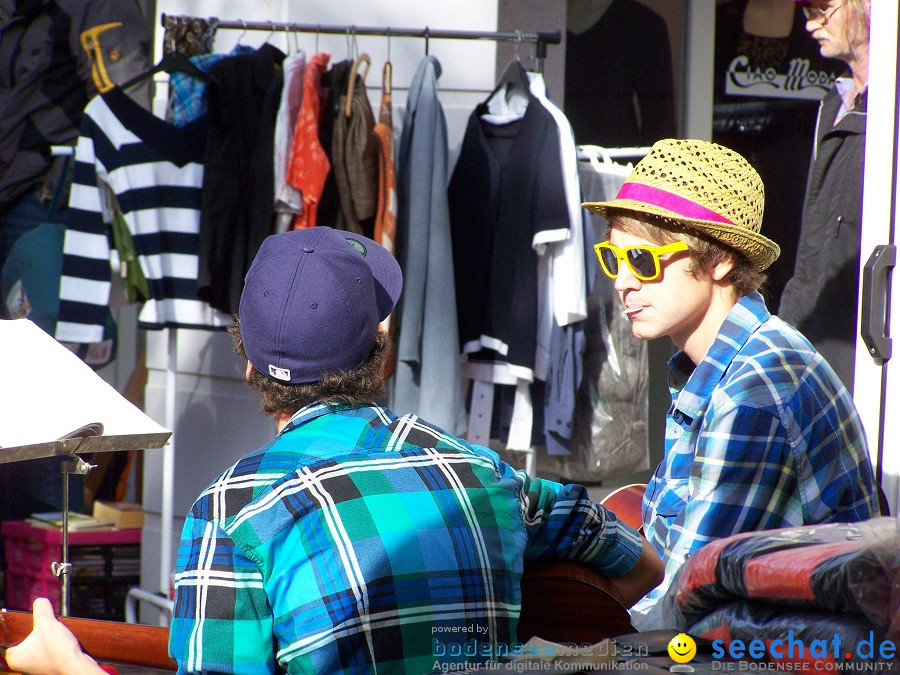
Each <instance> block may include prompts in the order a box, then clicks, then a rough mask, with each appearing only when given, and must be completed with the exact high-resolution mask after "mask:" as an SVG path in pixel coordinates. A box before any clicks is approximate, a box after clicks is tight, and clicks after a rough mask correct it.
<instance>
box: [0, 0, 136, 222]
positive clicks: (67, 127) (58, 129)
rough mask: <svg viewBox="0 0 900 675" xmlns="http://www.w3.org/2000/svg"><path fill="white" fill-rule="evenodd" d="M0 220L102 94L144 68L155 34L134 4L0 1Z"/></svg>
mask: <svg viewBox="0 0 900 675" xmlns="http://www.w3.org/2000/svg"><path fill="white" fill-rule="evenodd" d="M0 33H2V35H3V39H2V40H0V214H2V213H4V212H5V211H6V209H8V208H10V207H11V206H12V205H13V204H15V202H17V201H18V200H19V199H20V198H21V197H22V196H23V195H25V194H27V193H28V192H29V191H31V190H34V189H35V188H39V187H40V186H41V184H42V182H44V181H45V180H46V183H48V184H49V185H52V184H53V183H54V181H55V178H53V177H49V178H48V172H49V170H50V165H51V159H50V146H51V145H72V144H73V143H74V142H75V139H76V138H78V131H79V128H80V126H81V113H82V111H83V110H84V107H85V105H86V104H87V102H88V100H89V99H90V98H91V97H93V96H94V95H95V94H96V93H97V92H98V91H103V90H105V89H106V88H109V87H111V86H112V83H114V82H124V81H125V80H126V79H128V78H130V77H131V76H132V75H135V74H137V73H140V72H142V71H144V70H145V69H146V68H147V59H148V54H149V51H150V43H149V41H150V29H149V28H148V26H147V22H146V21H145V20H144V16H143V14H142V13H141V9H140V7H139V6H138V3H137V2H135V1H134V0H55V1H51V0H17V1H16V2H14V3H13V2H11V1H10V0H0Z"/></svg>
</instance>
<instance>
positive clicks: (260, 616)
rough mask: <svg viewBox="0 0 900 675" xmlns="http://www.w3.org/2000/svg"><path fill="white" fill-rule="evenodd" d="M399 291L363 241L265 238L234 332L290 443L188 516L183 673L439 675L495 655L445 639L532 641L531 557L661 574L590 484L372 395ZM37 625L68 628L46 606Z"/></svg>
mask: <svg viewBox="0 0 900 675" xmlns="http://www.w3.org/2000/svg"><path fill="white" fill-rule="evenodd" d="M401 287H402V275H401V272H400V266H399V264H398V263H397V261H396V260H395V258H394V257H393V256H392V255H391V254H390V253H388V252H387V251H386V250H385V249H384V248H382V247H381V246H379V245H378V244H376V243H375V242H374V241H372V240H370V239H367V238H366V237H363V236H362V235H356V234H351V233H349V232H339V231H337V230H333V229H331V228H328V227H314V228H309V229H302V230H293V231H289V232H286V233H283V234H277V235H272V236H270V237H268V238H267V239H266V240H265V241H264V242H263V245H262V247H261V248H260V250H259V252H258V254H257V256H256V258H255V260H254V261H253V264H252V265H251V267H250V270H249V271H248V273H247V277H246V283H245V286H244V290H243V293H242V295H241V301H240V311H239V314H238V316H237V317H236V318H235V323H234V325H233V326H232V329H231V331H232V336H233V338H234V343H235V350H236V351H237V353H238V354H240V355H242V356H246V358H247V362H246V376H247V380H248V383H249V385H250V387H251V388H253V389H254V390H256V391H258V392H259V393H260V394H261V397H262V409H263V411H264V412H265V413H266V414H269V415H272V417H273V418H274V421H275V424H276V429H277V435H276V436H275V438H274V439H273V440H272V441H271V442H270V443H268V444H267V445H265V446H263V447H262V448H260V449H258V450H256V451H254V452H251V453H250V454H248V455H246V456H245V457H244V458H242V459H241V460H239V461H238V462H237V463H235V464H234V465H233V466H231V467H230V468H228V469H227V470H226V471H225V472H224V473H222V474H221V475H220V476H219V478H217V479H216V480H215V481H213V483H212V484H211V485H210V486H209V487H208V488H206V489H205V490H204V491H203V492H202V493H201V495H200V496H199V498H198V499H197V501H196V502H195V504H194V506H193V507H192V508H191V511H190V513H189V514H188V516H187V519H186V521H185V525H184V529H183V532H182V540H181V545H180V547H179V549H178V554H177V560H176V575H175V606H174V611H173V616H172V620H171V625H170V641H169V652H170V654H171V655H172V657H173V658H174V659H175V661H176V662H177V663H178V666H179V672H184V673H188V672H217V673H237V672H251V671H252V672H274V671H276V670H279V672H280V671H282V670H283V671H284V672H291V673H301V672H304V673H306V672H309V673H336V672H349V671H354V672H357V671H358V672H362V671H367V672H368V671H370V670H372V671H374V670H379V671H380V670H382V669H384V670H397V671H398V672H410V673H422V672H432V671H434V670H439V669H441V668H442V667H444V666H447V667H452V666H454V665H455V666H461V664H462V662H464V661H466V660H468V661H469V663H475V662H479V661H483V660H487V659H488V657H489V655H488V654H486V653H485V652H484V650H483V649H480V650H479V653H478V654H477V655H476V656H474V657H473V656H471V655H470V656H468V657H467V656H464V655H458V654H454V653H453V649H452V648H451V649H448V648H447V647H446V646H445V647H444V651H443V652H442V651H441V649H440V647H441V646H442V645H440V644H438V645H437V646H436V642H441V641H442V640H446V641H448V642H454V641H456V640H459V637H458V636H459V635H463V636H465V637H464V639H462V640H461V641H460V642H464V641H466V640H468V639H470V638H474V639H476V640H477V641H478V642H479V643H483V644H484V645H498V644H506V645H510V644H512V643H514V642H515V641H516V639H517V636H516V627H517V622H518V617H519V610H520V605H521V589H520V579H521V575H522V570H523V566H524V565H527V564H529V563H531V562H536V561H546V560H553V559H565V560H570V561H579V562H582V563H584V564H586V565H589V566H591V567H593V568H594V569H596V570H599V571H600V572H603V573H605V574H607V575H609V576H611V577H615V579H614V583H615V586H616V588H617V589H618V591H619V592H620V594H621V599H622V602H623V603H624V604H626V605H630V604H633V603H634V602H635V601H636V600H638V599H639V598H640V597H642V596H643V595H644V594H645V593H646V592H647V591H649V590H650V589H651V588H653V587H654V586H655V585H656V584H657V583H659V581H660V580H661V579H662V563H661V561H660V559H659V557H658V556H657V554H656V553H655V551H653V549H652V548H651V547H650V544H649V543H648V542H647V541H646V540H644V539H643V538H641V537H640V535H639V534H638V533H637V532H636V531H635V530H633V529H632V528H630V527H628V526H627V525H625V524H624V523H623V522H622V521H620V520H618V519H617V518H616V516H615V515H614V514H613V513H611V512H609V511H607V510H606V509H605V508H604V507H602V506H600V505H598V504H595V503H593V502H592V501H591V500H590V499H589V497H588V494H587V491H586V490H585V489H584V488H583V487H582V486H578V485H560V484H558V483H554V482H550V481H545V480H541V479H539V478H531V477H529V476H528V475H527V474H525V473H524V472H523V471H516V470H514V469H512V468H511V467H510V466H509V465H507V464H505V463H504V462H502V461H501V460H500V458H499V457H498V456H497V454H496V453H494V452H493V451H491V450H489V449H487V448H484V447H480V446H474V445H470V444H468V443H467V442H466V441H464V440H462V439H460V438H456V437H454V436H452V435H450V434H449V433H447V432H445V431H443V430H442V429H439V428H437V427H435V426H433V425H431V424H429V423H428V422H426V421H425V420H422V419H420V418H419V417H417V416H416V415H413V414H407V415H403V416H401V417H398V416H397V415H395V414H394V413H392V412H391V411H390V410H388V409H386V408H383V407H380V406H379V405H376V404H375V403H374V402H373V401H375V400H376V399H377V398H379V397H380V396H382V395H383V394H384V365H385V359H386V356H387V352H388V349H389V339H388V337H387V335H386V334H385V333H384V332H382V331H380V330H379V322H380V321H382V320H383V319H384V318H385V317H386V316H388V315H389V314H390V312H391V311H392V310H393V308H394V305H395V303H396V302H397V299H398V298H399V295H400V291H401ZM38 609H40V608H38ZM35 621H36V624H35V625H36V627H37V628H39V629H41V630H43V631H44V634H45V635H46V634H51V632H52V631H57V632H58V628H57V627H56V626H53V625H51V626H49V627H48V626H47V624H46V612H44V611H43V610H40V612H39V613H37V614H36V616H35ZM50 629H52V631H51V630H50ZM34 642H36V643H38V644H40V642H39V640H35V641H34ZM60 644H61V647H60V648H61V649H67V646H66V645H67V643H66V642H65V641H64V640H60ZM17 649H20V648H13V649H10V650H9V651H8V652H7V660H8V661H9V663H10V665H12V666H14V667H16V666H17V665H18V664H21V663H26V661H25V658H26V657H28V658H33V659H38V660H37V661H27V663H28V665H29V667H30V668H32V670H31V671H30V672H34V673H43V672H54V671H52V670H46V671H45V670H43V664H44V663H46V664H48V667H49V665H52V663H53V661H52V659H51V656H50V655H47V656H46V660H44V661H42V660H41V658H42V656H41V654H40V653H37V654H36V653H35V652H39V650H38V649H37V648H36V647H34V646H32V647H31V648H30V650H22V651H21V652H17V651H16V650H17ZM458 651H459V650H457V652H458ZM22 652H25V653H24V655H23V654H22ZM20 658H21V661H20V660H19V659H20Z"/></svg>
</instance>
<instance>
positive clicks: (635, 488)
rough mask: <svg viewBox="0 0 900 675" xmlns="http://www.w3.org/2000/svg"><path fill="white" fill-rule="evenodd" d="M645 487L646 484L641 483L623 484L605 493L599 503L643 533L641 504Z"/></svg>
mask: <svg viewBox="0 0 900 675" xmlns="http://www.w3.org/2000/svg"><path fill="white" fill-rule="evenodd" d="M646 489H647V486H646V485H645V484H643V483H631V484H630V485H623V486H622V487H620V488H616V489H615V490H613V491H612V492H610V493H609V494H608V495H606V497H604V498H603V499H602V500H600V503H601V504H602V505H603V506H605V507H606V508H608V509H609V510H610V511H612V512H613V513H615V514H616V518H618V519H619V520H621V521H622V522H623V523H625V524H626V525H631V527H633V528H634V529H636V530H637V531H638V532H640V533H641V534H643V527H644V519H643V515H642V514H641V504H642V502H643V499H644V492H645V490H646Z"/></svg>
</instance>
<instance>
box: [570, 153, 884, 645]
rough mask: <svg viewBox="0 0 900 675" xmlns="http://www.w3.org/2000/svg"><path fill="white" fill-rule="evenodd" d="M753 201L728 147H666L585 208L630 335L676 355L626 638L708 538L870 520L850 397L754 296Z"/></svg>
mask: <svg viewBox="0 0 900 675" xmlns="http://www.w3.org/2000/svg"><path fill="white" fill-rule="evenodd" d="M763 200H764V194H763V185H762V181H761V179H760V178H759V175H758V174H757V173H756V171H755V170H754V169H753V168H752V167H751V166H750V164H749V163H748V162H747V161H746V160H745V159H744V158H743V157H741V156H740V155H739V154H737V153H736V152H733V151H731V150H729V149H727V148H725V147H722V146H721V145H717V144H715V143H710V142H707V141H698V140H674V139H666V140H661V141H659V142H657V143H656V144H655V145H653V147H652V148H651V150H650V153H649V154H648V155H647V156H646V157H644V158H643V159H642V160H641V161H640V162H639V163H638V164H637V165H636V166H635V168H634V170H633V172H632V173H631V175H630V176H629V178H628V179H627V180H626V182H625V183H624V184H623V186H622V188H621V190H620V191H619V193H618V195H617V196H616V198H615V199H614V200H612V201H609V202H593V203H587V204H585V205H584V206H585V207H586V208H587V209H589V210H591V211H593V212H595V213H598V214H600V215H602V216H604V217H605V218H606V219H607V220H608V221H609V239H608V241H603V242H600V243H599V244H597V245H596V246H595V249H596V252H597V255H598V257H599V259H600V265H601V267H602V268H603V270H604V272H605V273H606V274H607V275H608V276H610V277H612V278H613V279H615V288H616V290H617V291H618V294H619V297H620V298H621V300H622V305H623V306H624V312H625V314H626V315H627V316H628V317H629V319H630V321H631V324H632V332H633V334H634V335H635V337H638V338H640V339H643V340H650V339H654V338H659V337H664V336H668V337H670V338H671V339H672V341H673V342H674V343H675V347H676V348H677V351H676V353H675V355H674V356H673V357H672V358H671V359H670V360H669V374H668V386H669V390H670V392H671V395H672V405H671V407H670V408H669V411H668V413H667V416H666V438H665V452H664V457H663V460H662V462H661V463H660V464H659V466H658V467H657V468H656V471H655V473H654V475H653V477H652V478H651V480H650V482H649V484H648V486H647V490H646V493H645V495H644V508H643V515H644V533H645V536H646V537H647V538H648V539H649V541H650V542H651V544H652V545H653V547H654V548H655V549H656V551H657V552H658V553H659V555H660V557H661V558H662V559H663V562H664V563H665V566H666V573H665V580H664V582H663V583H662V584H661V585H660V586H658V587H657V588H656V589H654V590H653V591H652V592H650V593H649V594H648V595H646V596H645V597H644V598H643V599H642V600H640V601H639V602H638V603H637V604H636V605H635V606H634V607H633V608H632V616H633V618H634V623H635V626H636V627H637V628H639V629H641V630H644V629H649V628H654V627H661V626H665V624H666V621H665V617H664V616H659V614H660V609H658V610H657V612H655V613H654V612H651V608H652V607H654V605H656V604H657V602H658V600H659V599H660V598H661V597H662V596H663V594H664V593H665V591H666V589H667V588H668V586H669V585H670V584H671V581H672V577H673V576H674V575H675V573H676V572H677V571H678V569H679V567H680V566H681V565H682V564H683V563H684V561H685V560H687V559H688V558H689V557H690V556H691V554H693V553H694V552H695V551H696V550H697V549H699V548H700V547H702V546H703V545H704V544H706V543H707V542H709V541H711V540H713V539H717V538H720V537H726V536H728V535H731V534H735V533H737V532H748V531H753V530H765V529H774V528H780V527H791V526H798V525H807V524H811V523H822V522H831V521H839V522H850V521H861V520H865V519H867V518H870V517H873V516H875V515H877V514H878V506H877V489H876V486H875V480H874V476H873V472H872V466H871V463H870V460H869V455H868V450H867V446H866V439H865V434H864V432H863V428H862V426H861V423H860V420H859V417H858V415H857V412H856V408H855V407H854V404H853V400H852V399H851V397H850V395H849V393H848V392H847V390H846V389H845V387H844V386H843V385H842V384H841V382H840V380H839V379H838V377H837V375H835V373H834V371H833V370H832V369H831V367H830V366H829V365H828V363H827V362H826V361H825V360H824V359H823V358H822V357H821V356H820V355H819V354H818V352H816V350H815V349H814V348H813V347H812V345H811V344H810V343H809V341H808V340H807V339H806V338H804V337H803V335H801V334H800V333H799V332H798V331H797V330H796V329H795V328H793V327H792V326H790V325H789V324H787V323H785V322H784V321H782V320H781V319H779V318H778V317H775V316H772V315H770V314H769V312H768V310H767V309H766V305H765V302H764V300H763V297H762V295H761V294H760V292H759V287H760V284H761V283H762V282H763V281H764V279H765V275H764V270H765V269H766V268H767V267H768V266H769V265H770V264H771V263H772V262H773V261H774V260H775V259H776V258H777V257H778V254H779V248H778V245H777V244H776V243H775V242H773V241H771V240H770V239H768V238H766V237H765V236H763V235H762V234H760V226H761V224H762V213H763ZM659 608H661V606H659ZM648 612H649V614H648ZM654 614H656V616H654Z"/></svg>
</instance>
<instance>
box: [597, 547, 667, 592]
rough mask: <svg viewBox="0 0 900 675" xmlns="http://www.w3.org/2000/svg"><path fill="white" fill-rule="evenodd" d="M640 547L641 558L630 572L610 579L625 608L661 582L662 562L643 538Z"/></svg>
mask: <svg viewBox="0 0 900 675" xmlns="http://www.w3.org/2000/svg"><path fill="white" fill-rule="evenodd" d="M641 546H642V548H641V557H640V558H638V561H637V563H636V564H635V566H634V567H633V568H632V570H631V571H630V572H628V573H627V574H623V575H622V576H620V577H610V582H611V583H612V585H613V587H614V588H615V589H616V591H618V594H619V598H618V599H619V601H620V602H621V603H622V604H623V605H625V607H631V606H632V605H633V604H634V603H636V602H637V601H638V600H640V599H641V598H643V597H644V596H645V595H647V593H649V592H650V591H652V590H653V589H654V588H656V587H657V586H659V584H660V583H661V582H662V580H663V573H664V567H663V562H662V560H660V558H659V556H658V555H657V553H656V550H655V549H654V548H653V547H652V546H651V545H650V542H649V541H647V540H646V539H644V538H643V537H641Z"/></svg>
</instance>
